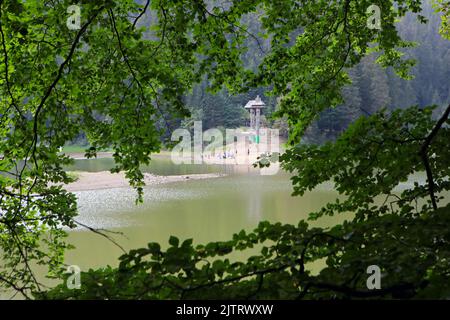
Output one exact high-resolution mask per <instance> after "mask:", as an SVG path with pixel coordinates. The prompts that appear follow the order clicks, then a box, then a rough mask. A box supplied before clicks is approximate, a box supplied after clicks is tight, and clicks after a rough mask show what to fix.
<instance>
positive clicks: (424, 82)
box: [147, 2, 450, 143]
mask: <svg viewBox="0 0 450 320" xmlns="http://www.w3.org/2000/svg"><path fill="white" fill-rule="evenodd" d="M421 14H423V15H424V16H425V17H426V18H427V19H428V23H427V24H426V25H423V24H421V23H420V22H419V21H417V19H416V17H415V15H414V14H408V15H407V16H406V17H405V18H404V19H402V20H401V21H400V22H399V24H398V30H399V33H400V35H401V36H402V37H403V38H404V39H405V40H407V41H411V42H414V43H415V47H413V48H409V49H407V50H405V51H406V52H407V54H408V56H409V57H410V58H412V59H414V60H415V61H416V62H417V65H416V66H415V67H413V68H412V69H411V79H409V80H407V79H401V78H399V77H398V76H397V75H395V74H394V72H393V71H392V70H390V69H389V68H385V69H384V68H382V67H381V66H380V65H378V64H376V63H375V60H376V56H375V55H371V56H368V57H365V58H364V59H363V60H362V61H361V62H360V63H359V64H358V65H357V66H355V67H353V68H352V69H351V70H350V71H349V73H350V76H351V78H352V82H353V84H352V85H349V86H347V87H346V88H344V89H343V94H344V97H345V104H343V105H342V106H340V107H339V108H335V109H329V110H326V111H324V112H323V113H322V114H321V115H320V117H319V119H318V121H316V122H315V123H313V124H312V125H311V127H310V129H309V131H308V132H307V134H306V136H305V140H306V141H309V142H314V143H320V142H323V141H325V140H328V139H330V138H335V137H336V136H337V135H338V134H340V133H342V132H343V130H344V129H345V128H347V126H348V125H349V124H350V123H351V122H353V121H355V120H356V119H357V118H359V117H360V116H363V115H371V114H373V113H375V112H376V111H378V110H380V109H382V108H387V109H389V110H393V109H397V108H402V109H404V108H406V107H409V106H411V105H418V106H420V107H424V106H427V105H433V104H436V105H438V106H439V107H442V108H443V107H444V106H446V104H447V102H448V101H449V100H450V89H449V86H448V81H449V79H450V64H449V63H448V61H449V60H450V43H449V41H447V40H445V39H443V38H442V36H441V35H439V32H438V30H439V27H440V24H441V19H440V16H439V14H437V13H436V12H435V10H434V9H433V7H432V5H431V2H426V3H424V5H423V12H422V13H421ZM150 21H151V20H150V19H149V20H147V23H150ZM244 21H245V23H246V25H248V27H249V31H250V32H251V33H252V34H254V35H258V34H260V33H261V31H262V30H261V29H260V24H259V22H258V20H257V19H256V17H255V16H252V18H249V17H247V18H246V19H245V20H244ZM247 45H248V47H249V51H248V52H247V53H246V55H245V57H244V61H245V64H246V66H247V67H249V68H256V66H258V64H259V63H260V61H261V58H262V57H263V56H264V54H265V52H266V50H269V49H270V41H269V40H266V39H263V38H260V39H258V41H256V40H255V39H253V38H249V39H248V44H247ZM206 88H207V80H204V81H203V83H202V84H200V85H197V86H196V87H194V89H193V92H192V94H190V95H188V96H187V97H186V104H187V105H188V106H189V108H190V110H191V112H192V118H193V119H195V120H202V121H203V125H204V127H205V128H212V127H226V128H235V127H239V126H244V125H246V124H247V122H248V120H247V119H248V115H247V113H246V112H244V110H243V108H242V107H243V106H244V105H245V104H246V103H247V101H248V100H251V99H253V98H254V97H255V96H256V95H260V96H261V97H263V99H264V100H265V101H266V104H267V109H265V117H264V118H263V120H264V121H266V122H265V125H267V126H271V127H273V128H278V129H280V131H281V133H282V134H283V135H284V136H285V137H286V135H287V130H286V129H287V125H286V123H285V122H283V121H282V120H279V119H278V120H276V119H272V118H271V114H272V113H273V112H274V111H275V109H276V107H277V99H276V98H274V97H273V96H266V95H265V93H266V91H267V90H266V89H265V88H258V89H253V90H249V91H248V92H247V93H245V94H241V95H232V94H230V93H229V92H227V91H226V90H222V91H220V92H218V93H211V92H208V91H207V90H206Z"/></svg>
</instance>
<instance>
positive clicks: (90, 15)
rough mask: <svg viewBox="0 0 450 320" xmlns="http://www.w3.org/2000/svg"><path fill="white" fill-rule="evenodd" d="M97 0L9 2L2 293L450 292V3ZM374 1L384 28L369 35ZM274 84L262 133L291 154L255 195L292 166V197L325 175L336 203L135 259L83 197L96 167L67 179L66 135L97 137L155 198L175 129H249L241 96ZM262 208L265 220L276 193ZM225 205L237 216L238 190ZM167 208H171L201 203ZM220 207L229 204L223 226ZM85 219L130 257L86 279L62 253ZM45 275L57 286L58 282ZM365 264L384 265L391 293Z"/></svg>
mask: <svg viewBox="0 0 450 320" xmlns="http://www.w3.org/2000/svg"><path fill="white" fill-rule="evenodd" d="M81 2H82V3H81V4H80V5H82V9H80V8H78V13H77V10H75V9H74V7H73V6H72V3H71V2H70V1H66V0H58V1H50V2H41V1H20V0H8V1H4V0H0V53H1V58H0V59H1V64H0V134H1V136H0V137H1V139H0V160H1V161H0V173H1V174H0V261H1V264H0V287H1V289H2V290H3V289H5V290H6V291H8V290H9V292H11V291H13V292H14V295H16V294H20V296H21V297H22V298H25V299H171V300H173V299H291V300H294V299H319V300H322V299H361V298H368V299H370V298H374V299H430V298H434V299H448V298H449V297H450V229H449V225H450V203H449V191H450V180H449V176H450V139H449V136H450V118H449V117H450V105H449V103H450V86H449V81H448V80H449V78H450V63H449V61H450V44H449V43H450V42H449V40H450V22H449V21H450V17H449V16H450V3H449V2H448V1H446V0H436V1H432V2H431V1H418V0H395V1H393V0H377V1H372V0H330V1H304V2H300V1H293V0H277V1H269V0H233V1H203V0H195V1H183V0H180V1H172V0H154V1H150V0H147V1H139V2H138V3H137V2H135V1H133V0H127V1H122V0H120V1H118V0H99V1H81ZM373 2H375V3H376V4H377V6H379V7H378V9H379V10H380V11H381V12H382V14H381V15H380V16H379V17H377V18H376V19H380V21H379V23H380V26H381V27H382V28H381V29H377V28H369V27H368V21H369V20H370V19H372V18H373V17H372V16H371V12H370V11H368V10H367V9H368V8H370V7H372V5H374V3H373ZM431 3H433V4H434V7H431ZM68 8H69V9H70V8H72V9H71V10H68ZM80 10H82V11H80ZM435 11H436V13H435V14H433V12H435ZM80 12H82V15H81V16H80ZM68 14H71V16H69V17H67V15H68ZM427 18H428V23H426V22H427ZM400 20H402V22H400V23H399V21H400ZM77 21H78V25H77ZM411 41H414V42H417V46H416V47H415V48H413V47H412V43H411ZM414 61H415V62H414ZM413 62H414V63H415V65H414V63H413ZM406 79H409V80H406ZM257 94H259V95H260V96H261V97H262V98H263V99H264V101H265V102H266V103H267V105H268V107H267V109H266V110H265V112H266V114H265V117H264V119H263V120H264V122H265V124H267V125H268V126H272V127H274V128H280V129H281V134H283V135H284V136H285V137H287V138H288V139H287V141H286V143H285V150H282V152H281V154H279V153H278V152H274V154H268V153H265V154H260V155H258V157H257V158H256V157H255V162H254V163H252V164H249V163H248V164H246V165H245V166H244V169H242V170H241V171H244V173H243V175H247V178H249V180H251V183H249V184H248V185H245V184H244V188H246V189H252V188H253V186H256V183H257V182H256V181H257V179H256V175H255V174H253V173H252V172H251V170H253V169H254V170H257V169H258V168H263V167H267V166H270V165H271V163H272V162H274V161H277V162H279V164H280V166H281V168H283V169H284V172H283V176H281V178H284V179H286V181H285V182H288V183H289V190H287V189H282V192H280V193H282V194H283V195H288V197H289V199H291V197H303V196H305V194H307V193H308V192H311V191H314V190H317V189H320V187H322V186H323V185H324V184H327V186H328V187H329V189H330V190H329V191H331V192H333V197H332V198H327V199H325V200H323V202H320V203H319V205H318V206H317V207H315V208H313V209H308V211H307V212H305V208H303V207H302V206H298V207H295V206H294V207H293V208H289V209H295V210H298V211H299V213H298V214H300V213H301V214H302V215H297V212H296V213H295V214H293V218H294V219H295V223H292V222H289V223H286V222H284V221H283V222H282V221H279V220H278V218H277V219H276V220H275V221H272V220H271V221H269V220H267V221H266V220H263V221H261V220H260V219H259V217H260V216H259V215H257V217H258V221H256V222H255V224H254V225H253V226H252V228H254V229H252V230H246V229H241V227H240V229H239V230H240V231H237V232H235V233H234V234H230V235H229V236H228V238H227V239H228V240H224V241H220V239H216V238H215V237H216V236H217V235H216V234H213V237H214V238H212V239H211V238H210V240H209V241H208V242H207V243H198V242H196V240H195V239H194V238H187V239H179V238H178V237H177V236H176V235H170V236H169V237H168V244H167V243H159V242H150V241H152V240H150V239H149V240H146V241H149V242H147V243H146V245H143V246H142V247H139V248H133V249H129V250H125V249H124V248H123V247H121V246H120V244H118V243H117V242H116V241H115V240H114V236H115V235H117V234H118V233H120V232H116V231H114V230H105V229H104V226H103V225H100V227H99V228H94V227H90V226H89V225H86V224H84V223H82V222H81V223H80V222H79V221H78V213H79V207H78V204H79V197H78V196H79V195H80V194H79V193H78V194H77V193H76V191H73V190H74V189H72V190H71V189H69V186H70V185H72V184H73V183H75V182H76V180H77V179H78V178H79V179H80V180H82V179H83V177H86V175H84V176H83V174H86V172H83V174H81V175H80V177H81V178H80V177H77V176H76V175H74V174H73V172H70V171H69V170H68V168H69V166H70V165H73V164H74V163H75V161H76V160H75V156H74V155H73V154H69V153H66V152H65V151H64V150H63V147H64V146H66V145H67V144H68V143H70V142H72V143H73V142H76V143H82V142H84V143H86V142H87V141H88V142H89V145H88V146H86V150H85V154H84V156H83V157H82V159H81V160H83V161H84V160H89V161H91V160H92V161H97V160H100V159H93V158H97V156H98V155H99V153H100V151H102V150H105V149H106V148H109V149H110V150H111V152H110V155H109V158H110V159H109V161H107V166H108V167H107V169H106V170H109V171H103V172H102V175H100V177H106V179H105V180H106V181H105V182H104V181H100V182H104V183H103V184H104V185H103V186H100V187H101V188H105V186H106V189H108V188H109V189H112V188H113V187H112V186H111V184H112V181H114V180H113V179H114V178H118V179H119V180H120V179H121V180H120V181H119V182H120V183H123V182H125V184H126V185H125V186H123V185H121V184H120V183H119V187H117V186H115V187H117V188H118V190H119V191H118V193H116V196H117V197H120V196H123V195H122V193H125V189H123V188H127V189H129V191H132V192H134V193H132V194H133V195H134V199H133V200H134V202H133V205H138V204H141V203H143V202H144V199H145V198H144V194H146V192H152V191H154V189H151V188H149V187H153V186H149V185H147V183H148V182H149V181H150V182H154V181H155V180H151V179H150V180H149V178H152V177H151V175H149V174H147V173H146V172H144V168H145V167H146V166H148V165H150V164H151V163H153V162H152V161H154V160H155V159H154V158H153V156H154V154H157V153H161V151H162V149H163V148H164V147H166V145H165V144H164V143H163V142H165V141H166V140H170V139H168V138H170V133H171V131H172V130H173V129H174V128H176V127H179V126H184V127H187V128H189V127H190V126H191V124H192V121H193V120H202V121H203V125H204V128H205V129H207V128H211V127H221V128H225V127H238V126H244V125H246V122H247V119H246V117H247V115H246V113H245V111H244V110H243V108H242V107H243V106H244V105H245V103H246V102H247V101H248V100H249V99H253V98H254V97H255V95H257ZM305 140H306V141H307V142H309V143H304V142H305ZM256 141H257V140H256ZM256 143H257V142H256ZM249 155H250V150H248V152H247V156H249ZM273 155H275V157H273ZM159 156H162V157H163V156H164V155H161V154H159ZM244 156H245V155H244ZM167 162H170V160H168V161H167ZM97 163H98V162H97ZM95 173H96V174H97V172H95ZM96 174H95V175H94V178H92V180H88V182H87V183H86V180H85V183H86V184H95V183H97V182H98V181H97V180H98V178H97V177H98V176H97V175H96ZM252 174H253V175H252ZM149 176H150V177H149ZM192 176H194V175H192ZM219 176H220V177H219ZM91 177H92V175H91ZM179 177H181V178H182V180H178V182H180V181H182V182H180V185H181V184H184V183H186V184H185V186H187V188H189V186H192V185H189V183H190V181H191V180H192V179H191V178H189V177H188V178H186V177H185V176H179ZM236 177H237V175H229V177H222V176H221V175H218V176H217V178H218V179H216V181H220V179H219V178H224V179H230V180H227V181H231V182H232V183H230V184H228V185H227V188H228V189H232V188H235V187H236V186H237V184H239V183H237V184H236V183H234V184H233V182H234V181H241V180H239V179H237V178H236ZM258 177H259V176H258ZM263 178H266V177H262V179H263ZM277 178H278V176H277ZM211 181H212V180H210V181H209V182H210V183H211V185H213V182H211ZM266 181H267V180H259V182H258V183H259V185H258V186H263V185H265V183H266ZM155 185H156V183H155ZM277 186H279V185H277ZM284 186H285V185H284ZM89 187H91V186H89ZM130 187H131V188H130ZM109 189H108V190H109ZM209 189H210V191H212V192H216V195H221V193H220V192H221V190H224V189H214V188H209ZM209 189H208V190H209ZM275 189H277V188H273V190H275ZM102 190H103V189H102ZM166 190H167V189H163V192H161V193H155V194H154V198H153V200H154V201H155V202H156V201H157V200H158V199H159V198H161V197H164V196H165V192H166ZM277 190H278V189H277ZM84 191H87V194H88V195H89V196H91V195H92V194H94V193H95V191H96V190H93V189H87V190H84ZM189 191H190V190H189ZM319 195H321V194H319ZM202 196H203V194H202ZM103 197H104V198H105V199H106V200H107V201H108V205H109V202H112V201H113V200H115V199H113V197H107V196H104V194H103V193H100V199H103ZM199 199H200V201H203V198H202V197H199ZM258 199H259V200H260V201H259V202H258V201H256V202H258V203H257V205H255V206H252V205H253V203H250V207H252V208H256V209H255V210H256V211H258V210H260V209H261V207H262V205H263V204H267V202H264V201H265V200H266V199H262V198H258ZM258 199H257V200H258ZM284 199H285V200H286V198H284ZM127 200H129V199H127ZM181 200H183V201H185V199H181ZM215 200H216V201H217V198H216V199H215ZM225 200H226V201H227V202H223V203H221V204H222V206H223V207H224V208H223V209H225V210H228V211H230V209H229V204H231V203H232V202H234V199H233V198H230V199H225ZM246 200H248V199H246ZM251 200H253V199H251ZM263 200H264V201H263ZM92 202H93V203H94V204H96V203H95V202H96V201H95V200H94V201H92ZM168 202H171V203H172V202H173V203H175V207H174V209H173V212H175V211H177V210H179V209H180V208H181V207H182V206H183V204H184V202H175V201H172V199H170V201H168ZM95 208H98V207H95ZM133 208H135V207H133ZM271 208H272V207H271ZM308 208H309V207H308ZM201 209H204V208H203V202H201V203H200V204H199V205H198V206H197V207H195V210H192V211H193V212H190V214H196V213H197V210H201ZM246 210H247V211H245V212H244V215H245V214H248V211H249V210H248V207H246ZM283 210H287V208H286V206H285V207H282V209H280V211H283ZM215 211H216V203H214V205H213V206H212V207H211V209H209V212H208V215H210V217H212V218H213V219H215V217H216V216H214V215H215V214H216V212H215ZM171 213H172V212H171ZM227 213H230V212H227ZM90 214H91V215H92V217H93V218H98V219H97V220H100V222H104V221H103V220H102V219H100V218H99V217H100V216H99V217H97V212H96V210H92V212H90ZM258 214H259V212H258ZM138 215H139V214H136V216H138ZM149 215H151V214H149ZM90 217H91V216H90ZM330 217H333V219H332V220H328V223H326V224H318V223H316V222H323V219H326V218H330ZM185 218H186V220H181V219H180V221H176V224H179V225H182V226H183V223H184V221H187V220H188V219H187V218H188V217H187V216H186V217H185ZM226 218H227V219H228V216H227V217H226ZM334 218H336V219H334ZM93 220H95V219H93ZM130 220H132V219H130ZM90 221H92V220H90ZM253 222H254V221H253ZM158 223H159V221H156V223H155V226H154V228H155V229H157V228H159V224H158ZM214 223H216V221H214ZM77 227H84V228H87V229H88V230H89V231H91V232H93V233H94V234H95V235H96V236H101V237H103V238H106V239H107V240H109V241H110V242H111V243H112V244H113V245H116V246H117V247H119V249H121V252H122V255H120V256H118V257H114V259H115V260H114V261H115V262H116V263H115V264H113V265H100V266H95V267H94V268H91V269H89V270H82V271H81V270H78V272H75V273H76V275H77V276H78V277H81V279H82V282H81V283H78V285H76V286H72V285H71V284H72V282H71V280H73V278H74V276H75V275H74V274H72V273H71V272H70V271H68V269H67V268H66V267H67V265H66V260H65V258H66V256H65V254H66V252H67V251H68V250H70V249H72V245H71V242H70V241H71V238H70V237H68V234H69V231H68V230H71V231H72V230H74V229H76V228H77ZM201 228H203V229H208V228H210V226H209V225H202V226H201ZM155 229H153V230H155ZM129 230H136V229H129ZM171 230H172V229H171ZM85 235H86V234H84V235H83V236H85ZM194 236H197V235H196V234H194ZM88 244H89V245H90V244H91V243H88ZM105 251H106V250H105ZM236 253H238V254H240V257H243V258H242V259H238V260H237V261H236V260H234V259H233V258H232V255H233V254H236ZM103 254H106V253H104V252H100V253H99V255H103ZM373 267H375V269H374V268H373ZM39 268H40V271H41V272H42V269H45V271H44V272H43V276H44V277H45V278H46V279H47V278H50V279H53V280H54V281H57V284H54V283H53V284H54V285H45V284H43V283H41V279H40V278H39V277H38V276H37V269H39ZM367 270H375V273H377V271H376V270H378V275H377V277H378V278H379V279H378V280H380V279H382V286H379V285H378V284H376V282H379V281H375V282H373V283H370V279H373V278H371V277H369V278H368V277H367V275H368V272H367ZM380 281H381V280H380Z"/></svg>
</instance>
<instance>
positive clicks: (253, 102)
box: [245, 95, 266, 109]
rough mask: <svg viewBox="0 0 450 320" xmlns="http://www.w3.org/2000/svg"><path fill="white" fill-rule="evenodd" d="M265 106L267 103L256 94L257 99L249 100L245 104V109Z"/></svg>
mask: <svg viewBox="0 0 450 320" xmlns="http://www.w3.org/2000/svg"><path fill="white" fill-rule="evenodd" d="M265 106H266V104H265V103H264V101H262V100H261V98H260V97H259V95H258V96H256V98H255V100H250V101H249V102H247V104H246V105H245V109H262V108H264V107H265Z"/></svg>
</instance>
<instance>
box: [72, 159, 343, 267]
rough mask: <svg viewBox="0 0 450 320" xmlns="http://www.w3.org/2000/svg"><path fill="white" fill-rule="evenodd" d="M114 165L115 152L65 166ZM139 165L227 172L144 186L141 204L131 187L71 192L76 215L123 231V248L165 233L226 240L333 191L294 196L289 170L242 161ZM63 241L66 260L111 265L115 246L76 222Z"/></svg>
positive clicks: (297, 216)
mask: <svg viewBox="0 0 450 320" xmlns="http://www.w3.org/2000/svg"><path fill="white" fill-rule="evenodd" d="M112 165H113V160H112V159H106V158H105V159H95V160H77V161H76V163H75V165H74V166H72V167H71V168H69V169H70V170H82V171H104V170H108V169H109V168H111V167H112ZM144 171H146V172H151V173H155V174H164V175H178V174H193V173H211V172H221V173H227V176H225V177H221V178H213V179H206V180H191V181H189V180H188V181H184V182H179V183H171V184H164V185H157V186H147V187H146V188H145V195H144V203H143V204H140V205H135V199H136V193H135V191H134V190H132V189H129V188H116V189H109V190H94V191H82V192H76V195H77V197H78V206H79V217H78V218H77V220H78V221H80V222H82V223H84V224H87V225H89V226H92V227H96V228H106V229H108V230H112V231H114V232H121V233H123V236H121V235H114V234H112V236H114V238H115V239H116V241H117V242H119V243H120V245H121V246H123V247H124V248H125V249H126V250H128V249H132V248H138V247H142V246H146V245H147V243H148V242H160V243H167V241H168V239H169V237H170V236H171V235H175V236H177V237H179V238H180V239H186V238H193V239H194V242H195V243H205V242H209V241H221V240H229V239H231V237H232V235H233V233H235V232H238V231H240V230H241V229H246V230H252V229H253V228H255V227H256V226H257V225H258V223H259V222H260V221H263V220H268V221H272V222H277V221H280V222H283V223H297V222H298V221H299V220H301V219H303V218H306V217H307V214H308V213H309V212H311V211H314V210H317V209H319V208H320V207H321V206H322V205H323V204H325V203H326V202H329V201H333V200H334V199H335V198H336V193H335V192H334V191H332V187H331V184H328V185H327V184H325V185H323V186H321V187H320V188H318V189H317V190H315V191H314V192H310V193H307V194H306V195H304V196H303V197H292V196H291V193H292V185H291V182H290V180H289V175H288V174H286V173H283V172H280V173H279V174H277V175H274V176H261V175H260V174H259V170H257V169H253V168H252V167H247V166H239V167H237V166H236V167H232V166H219V165H216V166H211V165H174V164H172V163H171V161H170V159H165V158H155V159H154V160H152V164H151V165H150V166H148V167H145V168H144ZM335 222H336V218H327V219H326V220H324V221H322V222H321V223H320V224H321V225H328V224H333V223H335ZM69 241H70V242H71V243H73V244H74V245H75V246H76V249H74V250H71V251H69V252H68V253H67V255H66V262H67V263H68V264H76V265H79V266H80V267H81V268H82V269H86V268H90V267H98V266H104V265H106V264H109V265H117V261H118V260H117V258H118V256H120V254H121V250H120V249H119V248H117V247H116V246H114V245H113V244H112V243H111V242H109V241H108V240H106V239H104V238H102V237H101V236H99V235H96V234H94V233H92V232H89V231H84V230H82V229H78V230H75V231H71V232H70V236H69Z"/></svg>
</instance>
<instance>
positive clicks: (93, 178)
mask: <svg viewBox="0 0 450 320" xmlns="http://www.w3.org/2000/svg"><path fill="white" fill-rule="evenodd" d="M75 173H76V175H77V177H78V180H77V181H75V182H73V183H70V184H68V185H66V186H64V189H66V190H67V191H70V192H74V191H87V190H99V189H111V188H126V187H130V186H129V184H128V180H127V179H126V178H125V174H124V173H123V172H121V173H114V174H113V173H111V172H109V171H101V172H83V171H77V172H75ZM223 176H225V174H222V173H205V174H186V175H177V176H158V175H154V174H151V173H144V181H145V184H146V185H158V184H165V183H173V182H186V181H190V180H201V179H211V178H219V177H223Z"/></svg>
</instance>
